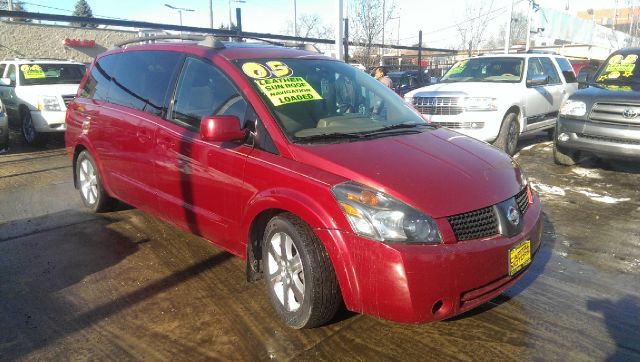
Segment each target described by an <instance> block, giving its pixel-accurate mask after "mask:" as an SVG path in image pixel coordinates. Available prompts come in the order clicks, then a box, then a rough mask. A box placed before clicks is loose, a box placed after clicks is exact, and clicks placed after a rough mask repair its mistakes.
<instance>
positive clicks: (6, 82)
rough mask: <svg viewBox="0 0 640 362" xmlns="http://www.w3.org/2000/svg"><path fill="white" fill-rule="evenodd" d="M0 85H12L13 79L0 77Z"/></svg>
mask: <svg viewBox="0 0 640 362" xmlns="http://www.w3.org/2000/svg"><path fill="white" fill-rule="evenodd" d="M0 85H8V86H12V85H13V84H11V79H9V78H0Z"/></svg>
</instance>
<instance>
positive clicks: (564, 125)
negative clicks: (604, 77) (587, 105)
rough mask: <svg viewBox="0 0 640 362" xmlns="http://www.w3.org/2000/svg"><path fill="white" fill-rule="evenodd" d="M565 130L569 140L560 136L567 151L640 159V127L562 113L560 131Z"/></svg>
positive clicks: (561, 147)
mask: <svg viewBox="0 0 640 362" xmlns="http://www.w3.org/2000/svg"><path fill="white" fill-rule="evenodd" d="M562 133H565V134H567V135H568V136H569V139H568V140H567V141H564V142H563V141H560V140H556V145H557V147H559V148H560V149H561V150H562V151H563V152H573V151H585V152H589V153H592V154H595V155H596V156H601V157H607V158H631V159H640V127H638V126H632V125H625V124H612V123H606V124H605V123H597V122H591V121H587V120H579V119H573V118H567V117H562V116H561V117H559V118H558V124H557V133H556V134H557V135H561V134H562Z"/></svg>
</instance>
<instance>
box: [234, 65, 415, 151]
mask: <svg viewBox="0 0 640 362" xmlns="http://www.w3.org/2000/svg"><path fill="white" fill-rule="evenodd" d="M236 65H237V66H238V68H239V70H240V71H241V72H242V73H243V74H244V75H245V77H246V78H247V80H248V81H249V83H250V84H251V85H252V86H253V87H254V89H255V90H256V92H257V93H258V94H259V95H260V96H261V97H262V99H263V101H264V103H265V105H266V106H267V107H269V109H270V110H271V112H272V114H274V116H275V118H276V120H277V122H278V124H279V126H280V128H281V129H282V130H283V132H284V134H285V135H286V137H287V138H288V139H289V140H291V141H292V142H307V141H308V142H334V143H335V142H341V141H345V142H348V141H351V140H357V139H362V138H367V137H369V136H378V135H381V134H382V133H386V131H387V130H390V129H396V130H397V129H400V128H407V129H410V128H417V127H420V126H425V125H426V122H425V121H424V120H423V119H422V117H421V116H420V115H419V114H418V113H417V112H416V111H415V110H414V109H413V108H412V107H411V106H410V105H408V104H407V103H405V102H404V101H403V100H402V98H400V97H398V96H397V95H396V94H395V93H394V92H393V91H392V90H390V89H388V88H387V87H385V86H384V85H383V84H382V83H380V82H379V81H377V80H375V79H374V78H373V77H371V76H369V75H368V74H366V73H364V72H362V71H360V70H358V69H356V68H354V67H352V66H350V65H348V64H345V63H341V62H337V61H332V60H319V59H251V60H242V61H237V62H236Z"/></svg>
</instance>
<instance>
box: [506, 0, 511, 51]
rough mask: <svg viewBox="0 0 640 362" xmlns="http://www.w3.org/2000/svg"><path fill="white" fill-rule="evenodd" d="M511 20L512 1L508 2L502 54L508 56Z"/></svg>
mask: <svg viewBox="0 0 640 362" xmlns="http://www.w3.org/2000/svg"><path fill="white" fill-rule="evenodd" d="M511 19H513V0H509V11H507V23H506V24H505V26H504V53H505V54H509V48H510V47H511Z"/></svg>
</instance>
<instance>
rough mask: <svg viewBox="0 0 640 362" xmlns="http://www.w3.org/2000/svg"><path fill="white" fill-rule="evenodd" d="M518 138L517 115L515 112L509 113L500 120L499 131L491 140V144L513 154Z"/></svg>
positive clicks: (518, 125)
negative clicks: (493, 140)
mask: <svg viewBox="0 0 640 362" xmlns="http://www.w3.org/2000/svg"><path fill="white" fill-rule="evenodd" d="M519 138H520V124H519V123H518V116H517V115H516V114H515V113H509V114H507V115H506V116H505V117H504V119H503V120H502V126H501V127H500V133H498V138H496V140H495V142H493V145H494V146H496V147H498V148H499V149H501V150H503V151H504V152H506V153H507V154H508V155H510V156H513V155H515V153H516V150H517V147H518V140H519Z"/></svg>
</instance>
